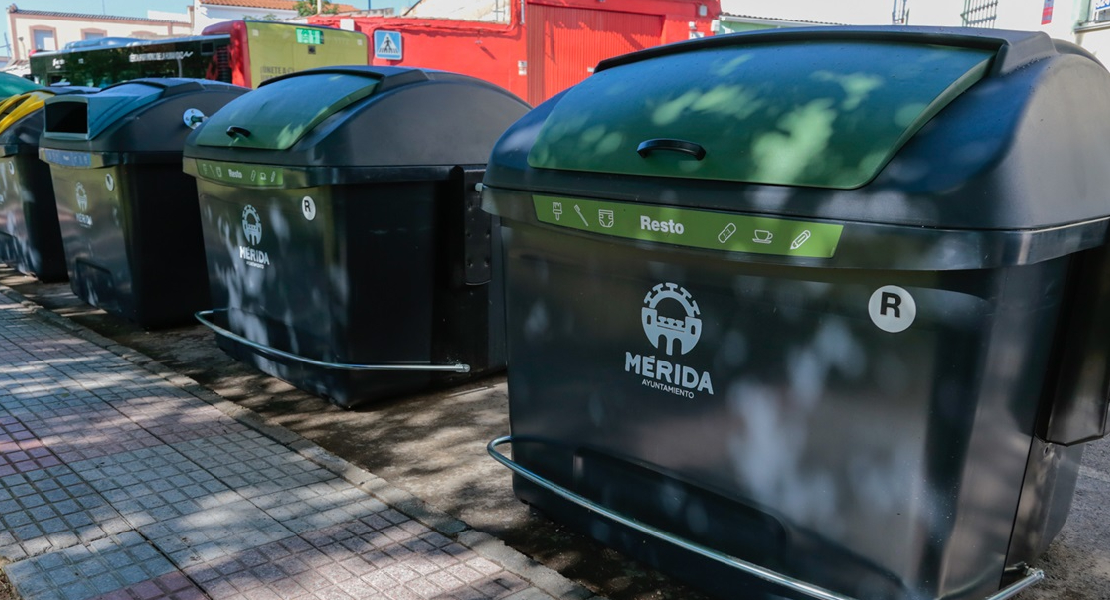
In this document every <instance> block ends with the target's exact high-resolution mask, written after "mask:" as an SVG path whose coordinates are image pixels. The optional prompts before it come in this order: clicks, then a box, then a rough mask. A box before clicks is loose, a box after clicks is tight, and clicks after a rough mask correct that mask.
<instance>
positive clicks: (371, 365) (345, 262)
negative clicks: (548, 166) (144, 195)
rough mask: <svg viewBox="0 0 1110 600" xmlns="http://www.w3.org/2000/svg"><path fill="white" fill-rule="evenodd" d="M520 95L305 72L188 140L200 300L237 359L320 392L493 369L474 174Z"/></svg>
mask: <svg viewBox="0 0 1110 600" xmlns="http://www.w3.org/2000/svg"><path fill="white" fill-rule="evenodd" d="M527 110H528V106H527V105H526V104H524V103H523V102H522V101H521V100H519V99H518V98H516V97H515V96H513V95H512V94H510V93H508V92H506V91H505V90H503V89H501V88H498V87H497V86H494V85H491V84H488V83H486V82H483V81H480V80H478V79H474V78H471V77H466V76H462V75H456V74H452V73H445V72H437V71H427V70H420V69H409V68H389V67H328V68H321V69H310V70H306V71H301V72H298V73H294V74H291V75H286V76H283V77H279V78H275V79H271V80H269V81H266V82H264V83H263V84H262V85H261V86H260V87H259V88H258V89H257V90H256V91H253V92H251V93H250V94H248V95H246V96H243V97H242V98H240V99H238V100H236V101H235V102H232V103H231V104H228V105H227V106H226V107H224V108H223V109H222V110H220V111H219V112H218V113H216V114H215V115H213V116H212V117H211V118H210V119H209V120H208V121H207V122H206V123H205V124H204V125H203V126H202V127H201V128H200V129H198V130H197V132H196V133H194V134H193V136H191V137H190V138H189V140H188V145H187V147H186V150H185V156H186V160H185V170H186V171H187V172H188V173H190V174H192V175H194V176H196V177H197V181H198V186H197V187H198V191H199V194H200V206H201V212H202V219H203V229H204V239H205V248H206V251H207V256H208V274H209V276H210V282H209V283H210V286H211V290H212V304H213V306H214V307H215V309H214V310H213V311H207V312H205V313H202V314H200V315H198V317H199V318H200V319H201V321H202V322H204V323H205V324H207V325H209V326H210V327H211V328H212V329H213V330H214V331H216V333H217V334H218V337H217V340H218V343H219V345H220V347H221V348H222V349H223V350H225V351H226V352H227V353H228V354H230V355H232V356H233V357H235V358H237V359H239V360H242V361H244V362H247V363H249V364H252V365H254V366H256V367H257V368H259V369H261V370H262V371H264V372H266V373H269V374H271V375H274V376H277V377H280V378H282V379H285V380H286V381H289V382H291V383H293V384H294V385H296V386H297V387H300V388H302V389H304V390H307V391H310V392H312V393H315V394H318V395H321V396H324V397H326V398H327V399H329V400H330V401H331V402H333V403H335V404H337V405H339V406H343V407H350V406H353V405H355V404H357V403H359V402H365V401H370V400H376V399H381V398H385V397H387V396H391V395H395V394H400V393H404V392H408V391H413V390H417V389H420V388H423V387H426V386H430V385H439V384H447V383H452V382H457V381H460V380H462V379H464V378H469V377H474V376H476V375H480V374H483V373H488V372H491V371H494V370H497V369H501V368H504V364H505V358H504V356H505V349H504V346H505V341H504V333H503V332H504V320H503V315H504V310H503V304H502V298H503V294H502V293H501V292H500V288H499V286H500V281H499V280H496V279H494V278H493V277H492V275H491V273H492V266H491V260H492V257H493V253H494V250H495V249H496V248H497V247H498V244H499V243H500V242H499V231H498V230H497V228H496V227H495V226H494V225H495V224H494V223H493V222H492V220H491V219H490V217H489V216H488V215H486V214H485V213H483V212H482V210H481V207H480V203H481V198H480V193H479V191H478V186H479V184H480V182H481V178H482V174H483V172H484V169H485V161H486V160H487V158H488V157H489V152H490V150H491V149H492V148H493V144H494V142H496V141H497V138H498V136H499V135H500V134H501V133H502V132H503V131H504V130H505V129H506V128H507V127H508V126H509V125H510V124H512V123H513V122H514V121H515V120H516V119H518V118H519V117H521V116H522V115H524V113H525V112H527Z"/></svg>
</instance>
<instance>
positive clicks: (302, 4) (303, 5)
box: [295, 0, 339, 17]
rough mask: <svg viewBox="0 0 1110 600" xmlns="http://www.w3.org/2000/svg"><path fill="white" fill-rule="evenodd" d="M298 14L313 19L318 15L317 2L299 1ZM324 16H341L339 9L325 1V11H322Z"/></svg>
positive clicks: (310, 0)
mask: <svg viewBox="0 0 1110 600" xmlns="http://www.w3.org/2000/svg"><path fill="white" fill-rule="evenodd" d="M295 8H296V9H297V14H298V15H300V16H302V17H311V16H312V15H314V14H316V1H315V0H297V3H296V5H295ZM320 14H322V15H335V14H339V7H338V6H336V5H334V4H332V3H331V2H328V0H324V5H323V10H321V11H320Z"/></svg>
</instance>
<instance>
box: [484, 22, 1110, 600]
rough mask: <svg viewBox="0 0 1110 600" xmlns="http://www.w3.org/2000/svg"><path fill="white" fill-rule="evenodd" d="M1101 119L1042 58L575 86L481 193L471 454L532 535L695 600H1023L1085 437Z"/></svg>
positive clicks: (803, 52) (725, 48) (511, 140)
mask: <svg viewBox="0 0 1110 600" xmlns="http://www.w3.org/2000/svg"><path fill="white" fill-rule="evenodd" d="M1107 103H1110V74H1108V73H1107V70H1106V69H1105V68H1104V67H1103V66H1102V65H1101V64H1100V63H1099V62H1098V61H1097V60H1096V59H1094V57H1092V56H1091V55H1090V54H1088V53H1087V52H1086V51H1084V50H1082V49H1081V48H1079V47H1077V46H1075V45H1073V44H1070V43H1067V42H1061V41H1056V40H1052V39H1050V38H1049V37H1048V36H1046V35H1044V34H1043V33H1028V32H1009V31H996V30H981V29H948V28H943V29H942V28H915V27H900V28H892V27H874V28H868V27H827V28H811V29H796V30H777V31H773V32H758V33H746V34H736V35H727V36H717V37H715V38H708V39H702V40H696V41H690V42H684V43H680V44H675V45H671V46H664V47H659V48H654V49H650V50H645V51H643V52H638V53H634V54H630V55H626V56H623V57H618V58H614V59H610V60H607V61H603V62H602V63H601V64H600V65H599V66H598V68H597V70H596V72H595V73H594V74H593V75H592V76H591V77H589V78H588V79H586V80H585V81H583V82H582V83H580V84H579V85H577V86H575V87H573V88H571V89H570V90H568V91H566V92H565V93H563V94H561V95H559V96H556V97H555V98H553V99H551V100H550V101H548V102H546V103H544V104H542V105H541V106H539V107H537V108H536V109H535V110H533V111H532V112H530V113H529V114H528V115H527V116H525V117H524V118H523V119H521V120H520V121H518V122H517V123H516V124H515V125H514V126H513V127H511V128H510V129H509V130H508V131H507V132H506V133H505V135H504V136H503V137H502V138H501V140H500V142H499V143H498V145H497V146H496V147H495V149H494V151H493V154H492V156H491V158H490V161H489V164H488V168H487V172H486V177H485V186H486V187H485V191H484V207H485V208H486V210H488V211H490V212H491V213H492V214H494V215H497V216H499V217H500V218H501V222H502V229H503V231H502V233H503V237H504V240H505V244H504V253H503V255H504V269H505V290H506V308H505V309H506V315H507V316H506V321H507V335H508V343H509V365H510V367H509V382H508V386H509V412H510V427H511V436H508V437H505V438H499V439H497V440H494V441H493V442H491V444H490V451H491V454H493V455H494V457H495V458H496V459H497V460H499V461H500V462H502V463H503V464H505V465H506V466H509V467H510V468H511V469H512V470H513V471H514V489H515V491H516V494H517V496H518V497H520V498H521V499H522V500H524V501H526V502H528V503H530V504H532V505H533V506H535V507H537V508H539V509H540V511H541V512H543V513H544V514H546V515H548V516H549V517H551V518H553V519H556V520H559V521H562V522H565V523H568V524H571V525H572V526H574V527H577V528H579V529H581V530H583V531H586V532H588V533H589V534H590V535H592V536H594V537H595V538H597V539H598V540H600V541H602V542H604V543H605V544H608V545H611V546H613V547H615V548H618V549H620V550H622V551H624V552H626V553H628V554H630V555H632V556H635V557H638V558H640V559H642V560H644V561H647V562H648V563H650V564H652V565H654V566H657V567H659V568H661V569H663V570H665V571H668V572H670V573H673V574H675V575H676V576H678V577H680V578H683V579H686V580H688V581H690V582H691V583H693V584H694V585H696V586H698V587H700V588H703V589H705V590H706V591H707V592H709V593H711V594H713V595H715V596H717V597H722V598H746V599H763V598H768V599H769V598H775V599H777V598H782V597H788V598H822V599H824V600H845V599H849V598H852V599H858V600H939V599H945V600H973V599H974V600H982V599H985V598H991V599H992V600H997V599H998V598H1009V597H1011V596H1012V595H1013V594H1016V593H1017V592H1018V591H1019V590H1021V589H1024V588H1025V587H1027V586H1029V585H1032V584H1034V583H1035V582H1036V581H1038V580H1039V579H1040V578H1041V577H1043V573H1042V572H1040V571H1038V570H1036V569H1035V568H1032V567H1031V566H1035V561H1036V559H1037V558H1038V556H1039V555H1040V554H1041V553H1042V552H1043V551H1044V550H1045V548H1046V547H1047V545H1048V544H1049V542H1050V541H1051V540H1052V539H1053V537H1054V536H1055V535H1056V534H1057V533H1058V532H1059V531H1060V528H1061V527H1062V526H1063V523H1064V521H1065V519H1066V516H1067V513H1068V510H1069V507H1070V503H1071V499H1072V495H1073V491H1074V488H1075V482H1076V477H1077V472H1078V467H1079V462H1080V458H1081V455H1082V450H1083V444H1082V443H1083V442H1085V441H1088V440H1092V439H1096V438H1099V437H1102V436H1105V435H1106V434H1107V432H1108V429H1110V402H1108V400H1107V398H1108V393H1107V392H1108V391H1110V359H1108V357H1110V311H1107V310H1106V307H1107V306H1110V304H1108V302H1110V254H1108V250H1107V248H1108V246H1107V229H1108V224H1110V170H1108V169H1106V168H1105V167H1104V166H1103V165H1101V161H1103V160H1104V157H1105V156H1107V154H1108V152H1110V124H1108V123H1106V122H1105V120H1102V119H1098V118H1092V116H1093V115H1092V114H1091V113H1090V111H1088V110H1086V109H1085V107H1092V106H1103V105H1106V104H1107ZM506 444H511V448H512V457H511V459H510V458H508V457H506V456H505V455H503V454H501V453H500V452H499V448H500V447H501V446H502V445H506ZM1061 568H1065V566H1064V565H1061Z"/></svg>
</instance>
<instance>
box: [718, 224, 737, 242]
mask: <svg viewBox="0 0 1110 600" xmlns="http://www.w3.org/2000/svg"><path fill="white" fill-rule="evenodd" d="M734 233H736V226H735V225H733V224H732V223H729V224H728V225H725V228H724V230H722V231H721V233H718V234H717V240H719V241H720V242H721V243H722V244H723V243H725V242H727V241H728V238H730V237H732V234H734Z"/></svg>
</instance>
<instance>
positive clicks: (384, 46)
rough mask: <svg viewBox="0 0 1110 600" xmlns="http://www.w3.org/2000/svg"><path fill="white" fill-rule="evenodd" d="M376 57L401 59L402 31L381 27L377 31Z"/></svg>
mask: <svg viewBox="0 0 1110 600" xmlns="http://www.w3.org/2000/svg"><path fill="white" fill-rule="evenodd" d="M374 58H381V59H383V60H401V32H400V31H382V30H380V29H379V30H377V31H375V32H374Z"/></svg>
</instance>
